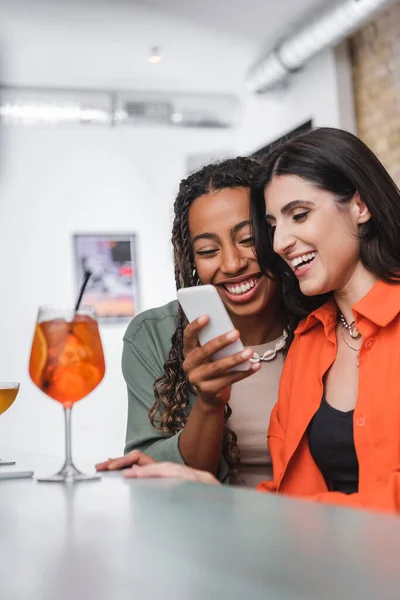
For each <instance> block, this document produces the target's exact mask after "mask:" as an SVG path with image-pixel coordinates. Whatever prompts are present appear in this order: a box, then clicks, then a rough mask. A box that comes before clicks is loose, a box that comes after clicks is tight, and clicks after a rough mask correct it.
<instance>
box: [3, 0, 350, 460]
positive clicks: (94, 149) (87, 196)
mask: <svg viewBox="0 0 400 600" xmlns="http://www.w3.org/2000/svg"><path fill="white" fill-rule="evenodd" d="M6 4H7V5H9V3H8V2H4V6H5V5H6ZM20 4H21V5H22V4H24V3H23V2H22V3H20ZM1 5H2V3H1V2H0V9H1V8H2V6H1ZM4 6H3V8H4ZM60 6H61V7H62V4H61V5H60ZM126 10H127V11H128V9H126ZM129 10H131V9H129ZM82 15H83V16H84V13H82ZM2 16H3V18H2V20H1V26H0V47H1V48H2V55H3V58H2V63H3V70H2V73H3V81H6V82H9V83H10V82H13V83H20V84H22V83H25V84H41V85H45V84H46V85H78V84H80V85H83V84H85V85H87V86H91V85H93V86H104V87H107V86H108V85H110V86H113V85H114V86H117V85H124V87H132V88H134V87H135V81H136V82H137V83H138V87H142V88H144V87H147V88H148V89H156V88H159V89H160V88H163V87H164V89H165V88H169V89H178V88H180V89H186V90H194V89H197V90H202V91H214V90H215V91H232V92H234V93H240V95H241V97H242V101H243V115H242V124H241V126H240V127H238V128H237V129H235V130H227V131H211V130H209V131H207V130H204V131H197V130H191V129H189V130H184V129H182V130H173V129H166V128H155V127H154V128H149V127H146V128H144V127H142V128H139V127H137V128H115V129H111V128H104V127H87V128H86V127H84V126H81V127H68V128H65V127H64V128H60V129H56V128H45V127H35V128H34V127H8V128H5V127H2V128H0V256H1V257H2V261H1V280H2V293H1V296H0V298H1V304H0V306H1V319H0V380H7V381H10V380H19V381H21V392H20V395H19V397H18V400H17V401H16V403H15V404H14V406H13V407H11V409H10V410H9V411H8V412H7V413H5V414H4V415H3V416H2V417H1V418H0V446H3V447H8V448H9V449H10V454H12V448H21V449H30V450H33V451H35V452H38V453H43V454H51V455H55V456H59V455H60V456H61V455H62V453H63V424H62V411H61V408H60V406H59V405H58V404H57V403H55V402H53V401H51V400H50V399H48V398H47V397H46V396H44V394H42V393H41V392H39V390H37V389H36V388H35V387H34V386H33V384H32V383H31V381H30V379H29V377H28V374H27V365H28V359H29V351H30V343H31V339H32V332H33V326H34V322H35V317H36V310H37V306H38V305H39V304H42V303H46V304H48V303H65V302H71V301H72V300H73V298H74V293H75V290H74V273H73V255H72V247H71V236H72V234H73V233H76V232H108V231H110V232H119V231H121V232H127V231H133V232H136V233H137V235H138V258H139V277H140V288H141V289H140V296H141V307H140V308H141V309H142V310H143V309H146V308H149V307H152V306H156V305H159V304H162V303H164V302H167V301H169V300H170V299H171V298H173V297H174V282H173V277H172V264H171V253H170V247H169V237H170V223H171V204H172V201H173V198H174V194H175V192H176V189H177V186H178V182H179V180H180V179H181V178H182V177H183V176H184V175H185V165H186V157H187V155H188V154H189V153H197V152H209V151H210V149H211V151H215V150H218V149H219V148H231V149H232V154H234V153H246V152H251V151H253V150H256V149H257V148H259V147H260V146H263V145H265V144H266V143H268V142H269V141H271V140H272V139H274V138H275V137H277V136H280V135H282V134H283V133H285V132H286V131H288V130H290V129H292V128H293V127H295V126H297V125H299V124H300V123H302V122H303V121H305V120H307V119H309V118H313V119H314V120H315V123H316V124H317V125H332V126H337V125H339V122H338V119H339V116H338V114H339V113H338V103H337V90H336V75H335V63H334V56H333V53H332V52H326V53H325V54H322V55H321V56H319V57H317V58H316V59H315V60H314V61H312V63H310V65H309V66H308V67H307V68H306V69H305V70H304V72H302V73H300V74H298V75H297V76H296V77H295V78H294V79H293V80H292V82H291V84H290V86H289V87H288V88H287V90H286V91H285V92H278V93H273V94H271V95H268V96H266V97H258V98H255V97H252V96H250V95H248V94H247V93H245V92H244V87H243V80H244V75H245V70H246V68H247V66H248V64H250V61H251V59H252V54H254V50H255V49H254V48H250V47H248V46H244V45H243V44H238V41H237V40H228V39H227V38H222V37H221V36H215V34H211V33H208V32H207V31H201V30H199V28H198V27H194V26H192V29H190V28H189V25H188V24H187V23H183V22H178V21H176V22H173V21H172V20H170V21H168V22H165V21H163V24H164V29H160V31H162V35H164V37H165V36H166V33H165V27H167V26H168V28H169V29H168V31H169V33H168V36H169V38H168V39H170V40H174V43H175V47H174V48H175V50H174V53H175V54H174V56H175V59H176V60H175V64H171V63H170V62H168V64H167V67H166V69H165V71H164V74H163V75H162V74H160V73H161V72H159V75H157V76H155V75H153V74H151V73H150V72H149V71H148V67H147V65H146V66H145V51H144V49H145V48H146V49H147V46H148V45H150V44H149V43H148V42H149V39H150V38H154V37H156V36H149V35H147V38H146V36H145V35H144V34H143V31H149V28H151V27H153V28H154V27H155V28H156V29H157V27H160V24H159V23H157V19H156V16H155V15H154V14H153V13H145V12H143V11H141V12H140V14H139V13H138V15H137V18H136V19H135V20H134V23H135V24H136V25H135V26H137V36H136V37H137V38H139V39H140V40H142V41H141V42H140V44H141V45H140V47H141V48H142V50H143V52H144V54H143V56H142V63H140V64H139V63H137V64H136V63H135V60H136V58H137V57H136V58H135V59H134V60H133V65H130V64H129V65H128V66H129V69H128V67H127V64H126V62H125V67H124V68H122V66H121V61H122V59H123V58H124V59H125V61H126V56H127V54H126V53H127V49H128V47H130V46H129V45H130V34H131V33H132V30H130V29H129V27H128V25H127V22H128V20H129V19H128V17H131V16H132V15H131V13H130V12H129V13H122V12H119V11H116V12H115V13H113V14H112V18H113V19H114V20H113V22H112V24H113V25H114V28H113V26H112V24H110V18H111V15H103V14H100V15H97V20H98V22H99V23H100V25H99V26H98V27H93V23H92V22H91V21H89V20H88V19H86V20H85V19H84V18H83V16H82V19H81V20H79V22H78V21H77V23H76V27H75V29H74V32H73V33H71V30H70V29H69V30H68V31H67V25H68V26H70V23H66V22H65V19H61V20H60V15H53V14H50V15H49V13H48V12H44V13H43V14H39V13H37V14H35V15H34V18H33V16H32V15H31V14H26V13H25V12H24V11H21V12H20V13H18V12H13V13H12V14H11V13H10V12H9V11H8V12H7V11H4V12H3V15H2ZM102 16H103V19H102V18H101V17H102ZM50 17H51V18H50ZM107 17H108V18H107ZM146 19H147V21H146ZM146 23H147V25H146ZM139 25H140V26H139ZM85 31H87V36H86V37H85ZM106 33H107V35H106ZM160 35H161V34H160ZM133 37H135V36H133ZM189 40H190V44H189V45H188V41H189ZM165 41H166V43H167V39H166V40H165ZM179 42H180V43H181V45H179ZM171 43H172V42H171ZM87 44H89V45H88V46H87ZM172 45H173V44H172ZM85 48H86V50H87V51H86V54H85V52H84V51H85ZM178 50H179V52H178ZM171 52H172V51H171ZM188 54H189V55H191V56H194V57H195V59H196V63H195V68H194V65H193V63H192V62H191V61H190V60H189V59H188ZM179 56H181V60H180V61H179V60H178V57H179ZM166 62H167V61H166ZM94 67H95V68H94ZM131 69H132V73H135V72H136V73H139V75H138V76H137V77H136V78H135V77H134V76H132V78H129V77H128V75H127V73H128V71H130V70H131ZM135 69H136V71H135ZM124 328H125V327H124V326H122V325H112V326H105V325H104V326H102V327H101V335H102V339H103V344H104V349H105V355H106V363H107V374H106V377H105V379H104V381H103V383H102V384H101V385H100V387H99V388H98V389H97V390H96V391H95V392H93V393H92V394H91V396H90V397H89V398H87V399H85V400H84V401H83V402H81V403H78V404H77V405H76V407H75V408H74V416H73V419H74V454H75V456H76V457H77V458H78V459H80V460H84V461H91V462H94V461H96V460H99V459H102V458H105V457H108V456H112V455H116V454H118V453H120V452H121V451H122V449H123V445H124V436H125V421H126V394H125V387H124V382H123V379H122V376H121V373H120V359H121V348H122V336H123V332H124Z"/></svg>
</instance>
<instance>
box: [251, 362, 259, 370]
mask: <svg viewBox="0 0 400 600" xmlns="http://www.w3.org/2000/svg"><path fill="white" fill-rule="evenodd" d="M250 368H251V370H252V371H259V370H260V369H261V363H260V362H258V363H253V364H252V365H251V367H250Z"/></svg>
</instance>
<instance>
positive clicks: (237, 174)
mask: <svg viewBox="0 0 400 600" xmlns="http://www.w3.org/2000/svg"><path fill="white" fill-rule="evenodd" d="M258 166H259V161H257V160H256V159H253V158H245V157H238V158H234V159H228V160H225V161H223V162H220V163H214V164H211V165H208V166H206V167H204V168H202V169H201V170H200V171H197V172H196V173H193V174H192V175H190V176H189V177H188V178H187V179H184V180H183V181H182V182H181V184H180V187H179V193H178V196H177V198H176V200H175V204H174V222H173V227H172V245H173V251H174V268H175V282H176V289H177V290H179V289H180V288H182V287H191V286H195V285H199V284H200V281H199V279H198V276H197V272H196V270H195V269H194V255H193V249H192V243H191V239H190V234H189V209H190V206H191V205H192V203H193V202H194V200H195V199H196V198H198V197H199V196H203V195H205V194H209V193H211V192H213V191H215V190H221V189H224V188H236V187H246V188H249V189H250V185H251V182H252V179H253V177H254V173H255V171H256V169H257V168H258ZM178 310H179V313H178V324H177V328H176V330H175V333H174V335H173V336H172V344H171V349H170V352H169V356H168V360H167V361H166V363H165V365H164V373H163V375H162V376H161V377H159V379H157V380H156V381H155V383H154V396H155V402H154V405H153V407H152V408H151V410H150V412H149V417H150V421H151V424H152V425H153V427H157V428H159V429H161V430H162V431H163V432H164V433H165V434H167V435H173V434H175V433H177V432H178V431H180V430H181V429H182V428H183V427H184V426H185V424H186V421H187V416H188V414H187V404H188V394H189V391H191V392H192V393H194V390H193V388H192V387H191V386H190V383H189V382H188V380H187V377H186V373H185V372H184V370H183V366H182V365H183V360H184V357H183V331H184V329H185V327H186V325H187V323H188V322H187V320H186V318H185V315H184V313H183V311H182V310H181V308H180V307H179V309H178ZM281 313H282V324H283V327H284V328H285V329H286V330H287V331H288V334H289V337H290V338H292V334H293V329H294V325H295V322H294V320H293V316H292V315H291V314H290V313H289V311H287V310H285V309H284V307H283V302H282V311H281ZM231 413H232V410H231V408H230V406H229V405H227V407H226V410H225V424H224V436H223V444H222V452H223V454H224V456H225V458H226V460H227V463H228V465H229V467H230V471H231V474H232V473H234V471H235V466H237V465H238V463H239V453H238V447H237V436H236V434H235V433H234V432H233V431H232V430H231V429H229V427H228V425H227V421H228V419H229V417H230V415H231Z"/></svg>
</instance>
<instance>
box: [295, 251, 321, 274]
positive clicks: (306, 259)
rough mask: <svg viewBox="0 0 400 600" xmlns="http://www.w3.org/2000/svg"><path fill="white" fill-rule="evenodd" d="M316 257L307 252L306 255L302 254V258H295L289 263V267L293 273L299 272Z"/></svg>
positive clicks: (314, 253) (312, 253)
mask: <svg viewBox="0 0 400 600" xmlns="http://www.w3.org/2000/svg"><path fill="white" fill-rule="evenodd" d="M316 256H317V253H316V252H308V253H307V254H303V255H302V256H297V257H296V258H294V259H293V260H291V261H290V265H291V267H292V269H293V270H294V271H297V270H298V271H301V269H304V267H306V266H307V265H309V264H310V263H311V262H312V261H313V260H314V258H315V257H316Z"/></svg>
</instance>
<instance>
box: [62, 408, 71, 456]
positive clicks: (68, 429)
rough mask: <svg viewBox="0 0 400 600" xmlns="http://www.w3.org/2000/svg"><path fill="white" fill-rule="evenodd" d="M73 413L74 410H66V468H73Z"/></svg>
mask: <svg viewBox="0 0 400 600" xmlns="http://www.w3.org/2000/svg"><path fill="white" fill-rule="evenodd" d="M71 411H72V408H64V417H65V466H66V467H70V466H72V450H71Z"/></svg>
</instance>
